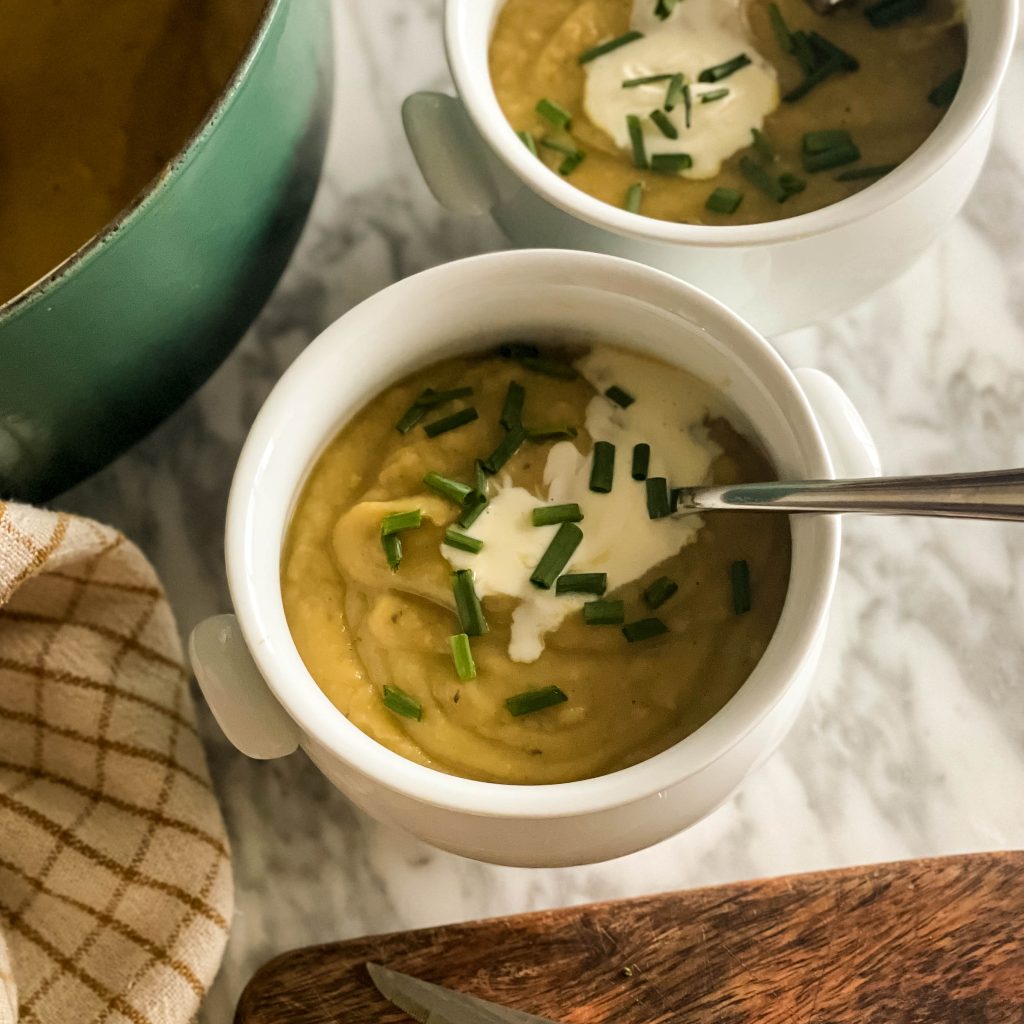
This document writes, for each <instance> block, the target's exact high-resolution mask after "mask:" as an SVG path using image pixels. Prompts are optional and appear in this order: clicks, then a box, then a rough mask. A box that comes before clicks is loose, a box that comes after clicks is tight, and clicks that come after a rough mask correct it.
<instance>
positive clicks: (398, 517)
mask: <svg viewBox="0 0 1024 1024" xmlns="http://www.w3.org/2000/svg"><path fill="white" fill-rule="evenodd" d="M422 525H423V513H422V512H421V511H420V510H419V509H418V508H417V509H414V510H412V511H410V512H391V513H389V514H388V515H386V516H385V517H384V518H383V519H382V520H381V521H380V535H381V536H382V537H388V536H390V535H391V534H392V533H401V532H402V531H403V530H415V529H417V528H418V527H419V526H422Z"/></svg>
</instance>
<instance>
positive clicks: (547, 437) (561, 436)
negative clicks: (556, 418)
mask: <svg viewBox="0 0 1024 1024" xmlns="http://www.w3.org/2000/svg"><path fill="white" fill-rule="evenodd" d="M578 433H579V431H578V430H577V429H576V428H575V427H568V426H566V427H531V428H530V429H529V430H527V431H526V440H527V441H532V442H533V443H534V444H543V443H544V442H545V441H571V440H573V438H575V437H576V436H577V434H578Z"/></svg>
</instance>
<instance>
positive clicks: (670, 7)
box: [654, 0, 679, 21]
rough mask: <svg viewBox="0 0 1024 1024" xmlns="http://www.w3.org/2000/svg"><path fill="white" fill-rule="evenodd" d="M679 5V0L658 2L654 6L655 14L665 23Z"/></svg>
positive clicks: (661, 0)
mask: <svg viewBox="0 0 1024 1024" xmlns="http://www.w3.org/2000/svg"><path fill="white" fill-rule="evenodd" d="M677 3H679V0H658V2H657V3H656V4H655V5H654V13H655V15H657V17H658V18H660V19H661V20H662V21H664V20H665V19H666V18H668V17H670V16H671V14H672V12H673V11H674V10H675V9H676V4H677Z"/></svg>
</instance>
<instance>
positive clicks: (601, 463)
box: [590, 441, 615, 494]
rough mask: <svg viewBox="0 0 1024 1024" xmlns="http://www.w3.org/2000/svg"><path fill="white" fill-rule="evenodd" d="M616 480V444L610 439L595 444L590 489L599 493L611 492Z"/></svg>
mask: <svg viewBox="0 0 1024 1024" xmlns="http://www.w3.org/2000/svg"><path fill="white" fill-rule="evenodd" d="M614 482H615V445H613V444H611V443H610V442H608V441H598V442H596V443H595V444H594V463H593V465H592V466H591V469H590V489H591V490H592V491H594V492H596V493H597V494H610V493H611V489H612V484H613V483H614Z"/></svg>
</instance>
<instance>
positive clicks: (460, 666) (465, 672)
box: [448, 633, 476, 683]
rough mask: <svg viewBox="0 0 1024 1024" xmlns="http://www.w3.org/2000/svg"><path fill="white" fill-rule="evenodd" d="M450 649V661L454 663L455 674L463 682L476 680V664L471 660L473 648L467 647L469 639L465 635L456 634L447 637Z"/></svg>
mask: <svg viewBox="0 0 1024 1024" xmlns="http://www.w3.org/2000/svg"><path fill="white" fill-rule="evenodd" d="M448 644H449V646H450V647H451V649H452V661H454V662H455V674H456V675H457V676H458V677H459V678H460V679H461V680H462V681H463V682H464V683H468V682H469V681H470V680H471V679H476V662H475V661H474V660H473V648H472V647H470V645H469V637H468V636H467V635H466V634H465V633H456V634H455V636H450V637H448Z"/></svg>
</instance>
